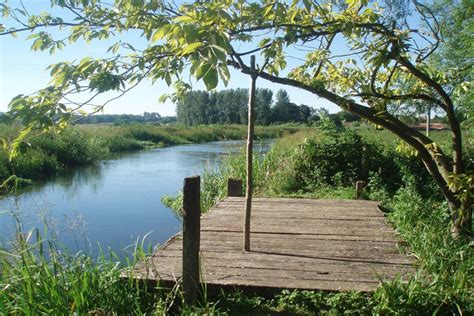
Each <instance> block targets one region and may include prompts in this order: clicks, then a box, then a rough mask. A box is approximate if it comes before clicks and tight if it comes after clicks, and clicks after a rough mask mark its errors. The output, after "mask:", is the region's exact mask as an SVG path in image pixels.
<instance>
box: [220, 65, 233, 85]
mask: <svg viewBox="0 0 474 316" xmlns="http://www.w3.org/2000/svg"><path fill="white" fill-rule="evenodd" d="M218 70H219V75H220V77H221V79H222V81H223V82H224V85H225V86H226V87H227V84H228V83H229V80H230V73H229V69H228V68H227V65H226V64H220V65H219V68H218Z"/></svg>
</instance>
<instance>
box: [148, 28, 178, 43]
mask: <svg viewBox="0 0 474 316" xmlns="http://www.w3.org/2000/svg"><path fill="white" fill-rule="evenodd" d="M172 27H173V26H172V25H169V24H167V25H163V26H162V27H160V28H159V29H158V30H157V31H156V32H155V33H153V35H152V37H151V41H152V42H156V41H158V40H160V39H162V38H164V37H165V36H166V34H168V33H169V32H170V31H171V29H172Z"/></svg>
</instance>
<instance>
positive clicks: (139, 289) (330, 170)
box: [0, 129, 474, 315]
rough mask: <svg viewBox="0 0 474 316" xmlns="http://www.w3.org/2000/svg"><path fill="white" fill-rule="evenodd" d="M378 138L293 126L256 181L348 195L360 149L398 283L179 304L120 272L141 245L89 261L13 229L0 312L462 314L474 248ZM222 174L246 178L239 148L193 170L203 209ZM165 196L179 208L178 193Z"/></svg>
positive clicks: (321, 194)
mask: <svg viewBox="0 0 474 316" xmlns="http://www.w3.org/2000/svg"><path fill="white" fill-rule="evenodd" d="M391 139H394V138H393V137H392V138H391ZM387 141H388V139H386V138H384V141H380V140H375V141H374V142H369V141H367V140H365V139H364V137H361V136H360V135H359V134H357V133H354V132H353V131H337V132H335V131H334V130H332V129H327V130H324V129H323V130H321V129H320V130H316V131H314V130H305V131H300V132H298V133H295V134H292V135H290V136H288V137H285V138H283V139H280V140H278V141H277V142H276V145H275V146H274V147H273V148H272V149H271V150H270V152H268V154H266V155H265V156H264V157H259V158H258V157H256V160H255V165H254V166H255V169H254V174H255V187H256V194H257V195H262V196H282V197H283V196H289V197H311V198H352V197H353V194H354V189H353V183H351V181H352V180H353V179H356V178H358V177H360V176H361V174H360V173H359V172H360V171H361V169H360V166H361V165H360V163H361V160H360V150H362V145H367V146H369V147H368V148H369V149H370V150H371V151H369V152H370V153H372V155H371V156H370V157H371V159H370V161H369V162H370V165H369V166H370V168H369V170H370V171H372V172H369V187H368V189H367V190H366V192H365V198H367V199H372V200H378V201H381V202H382V205H383V207H384V210H385V211H386V212H387V217H388V220H389V221H390V222H391V224H392V225H393V226H394V227H395V228H396V230H397V231H398V232H399V234H400V237H401V238H402V239H403V240H404V241H405V242H406V245H407V246H408V247H409V249H410V250H409V251H410V253H412V254H413V255H414V256H415V257H416V258H417V261H418V264H417V267H416V268H417V270H418V272H417V274H416V275H415V276H414V277H413V278H412V279H410V280H409V281H408V282H407V283H402V282H401V281H399V280H395V281H393V282H390V283H384V284H381V285H380V286H379V288H378V289H377V290H376V291H375V292H374V293H370V294H367V293H361V292H341V293H325V292H315V291H294V292H290V291H283V292H281V293H280V294H278V295H275V296H273V297H265V298H264V297H260V296H252V295H244V294H242V293H221V294H219V295H218V297H208V296H206V293H203V294H204V295H203V296H202V297H201V298H200V301H199V304H196V305H194V306H187V305H185V304H184V302H183V300H182V295H181V293H180V289H179V288H174V289H172V290H163V289H158V290H156V289H154V291H152V289H148V288H146V287H144V286H143V284H140V283H139V282H137V281H135V280H133V279H127V280H125V282H124V280H122V279H120V274H121V273H122V272H124V269H125V270H127V269H131V268H132V267H133V266H134V264H135V263H136V262H137V261H138V260H141V259H143V258H144V257H145V256H147V255H149V254H150V252H149V250H151V249H149V250H148V251H147V250H146V249H144V247H143V243H141V242H137V244H136V247H135V257H134V258H133V259H132V260H131V261H130V262H128V263H127V264H125V265H121V264H120V263H116V261H117V260H114V259H113V258H114V256H110V257H109V258H112V259H105V258H104V257H100V258H99V259H98V260H93V259H92V258H90V257H88V256H86V255H84V254H82V253H80V254H68V253H67V252H64V251H62V248H61V246H60V245H58V244H57V243H55V242H54V241H53V240H50V239H48V238H47V237H46V236H43V235H42V234H40V233H37V232H36V231H33V232H31V233H29V232H21V231H20V232H21V233H18V234H17V236H18V239H19V240H18V241H17V242H15V243H14V244H13V245H14V247H13V248H11V249H12V250H8V251H3V252H0V264H1V265H2V267H3V268H2V269H3V272H4V273H2V274H1V275H0V288H2V289H3V291H2V292H1V293H0V304H3V305H0V313H2V312H4V313H5V314H9V313H20V314H21V313H25V314H27V313H30V314H31V313H33V314H34V313H49V314H73V313H76V314H86V313H91V314H107V313H110V314H112V313H115V314H129V313H135V314H144V313H148V314H189V315H191V314H243V315H246V314H264V315H268V314H291V315H314V314H330V315H342V314H344V315H374V314H375V315H432V314H439V315H448V314H466V315H470V314H472V313H473V312H474V305H473V302H474V300H473V299H472V298H473V291H472V288H473V287H474V278H473V274H472V267H473V265H474V255H473V249H472V248H471V247H469V245H466V244H462V243H460V242H458V241H455V240H453V239H452V238H451V237H450V234H449V218H448V216H446V204H445V203H444V202H443V200H442V199H440V198H438V197H437V195H432V194H433V191H432V187H431V183H432V182H431V180H430V179H429V178H426V177H425V174H424V172H425V171H424V169H423V167H422V166H421V167H420V166H419V165H417V163H418V162H417V158H416V157H412V156H406V155H405V154H404V153H401V152H397V151H396V150H395V148H394V147H391V146H386V144H387ZM372 150H373V151H372ZM229 176H233V177H239V178H243V177H244V176H245V156H244V155H239V156H235V157H230V158H229V159H228V161H227V163H225V164H224V165H223V166H222V167H221V168H220V170H219V171H216V172H209V173H206V174H204V175H202V181H203V183H202V187H201V188H202V198H203V199H202V202H203V203H204V204H205V208H206V207H210V206H212V203H214V202H215V200H217V199H219V197H220V196H221V195H222V194H224V193H223V192H225V181H226V180H227V178H228V177H229ZM394 180H397V181H394ZM170 201H171V202H174V203H175V206H177V207H178V210H179V205H180V202H179V198H177V199H171V198H170ZM19 229H21V226H20V225H19ZM401 251H403V249H401ZM47 253H48V254H54V255H53V256H49V257H47V256H46V255H45V254H47ZM94 259H95V258H94Z"/></svg>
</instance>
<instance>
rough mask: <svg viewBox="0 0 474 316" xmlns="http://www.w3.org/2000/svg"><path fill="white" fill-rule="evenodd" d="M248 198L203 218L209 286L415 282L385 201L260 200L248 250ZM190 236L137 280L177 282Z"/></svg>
mask: <svg viewBox="0 0 474 316" xmlns="http://www.w3.org/2000/svg"><path fill="white" fill-rule="evenodd" d="M244 203H245V202H244V199H243V198H241V197H229V198H227V199H225V200H223V201H221V202H219V203H218V204H217V205H216V206H215V207H214V208H213V209H212V210H211V211H209V212H208V213H207V214H205V215H203V216H202V217H201V243H200V245H201V270H202V276H203V281H204V282H205V283H206V284H207V285H208V286H217V287H219V286H233V287H242V288H248V287H257V288H268V289H283V288H288V289H311V290H330V291H340V290H360V291H372V290H374V289H375V288H376V287H377V286H378V285H379V283H380V281H381V280H389V279H393V278H395V277H402V278H407V277H409V276H410V275H412V274H413V273H414V268H413V264H414V259H413V258H412V257H410V256H407V255H405V254H401V253H400V251H399V248H398V245H397V244H398V241H399V240H398V238H397V236H396V235H395V232H394V231H393V229H392V228H391V227H390V226H389V225H388V223H387V221H386V219H385V216H384V214H383V213H382V212H381V211H380V210H379V208H378V206H377V203H376V202H373V201H361V200H311V199H288V198H255V199H254V200H253V205H252V223H251V248H252V251H250V252H243V251H242V238H243V234H242V226H243V216H244ZM181 265H182V235H181V234H177V235H175V236H174V237H173V238H171V239H170V240H169V241H168V242H167V243H166V244H164V245H163V246H162V247H161V248H159V249H158V250H157V251H156V253H155V254H154V255H153V256H152V257H150V258H149V259H148V261H147V262H143V263H141V264H139V265H137V267H136V269H135V271H134V275H135V276H136V277H138V278H142V279H147V280H162V281H164V282H167V283H172V282H175V281H176V280H177V279H179V278H180V276H181Z"/></svg>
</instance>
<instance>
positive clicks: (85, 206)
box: [0, 140, 273, 255]
mask: <svg viewBox="0 0 474 316" xmlns="http://www.w3.org/2000/svg"><path fill="white" fill-rule="evenodd" d="M272 142H273V141H272V140H267V141H263V142H256V144H255V150H256V151H260V152H266V151H267V150H268V148H269V147H270V145H271V144H272ZM244 145H245V144H244V142H243V141H222V142H212V143H206V144H193V145H182V146H173V147H167V148H159V149H158V148H157V149H151V150H148V151H141V152H137V153H133V154H129V155H125V156H124V157H123V158H120V159H115V160H108V161H103V162H101V163H98V164H97V165H94V166H89V167H84V168H80V169H77V170H75V171H73V172H70V173H68V174H67V175H62V176H58V177H56V178H54V179H52V180H50V181H48V182H47V183H45V184H42V185H39V186H36V187H34V188H32V189H31V190H29V191H28V192H25V193H23V194H21V195H20V196H19V197H17V198H15V197H7V198H4V199H3V200H0V212H3V213H1V214H0V238H1V240H2V241H3V242H5V241H8V240H10V239H11V237H12V234H13V232H14V231H15V230H14V222H13V220H12V217H11V215H10V212H11V211H15V212H16V213H17V214H19V216H20V217H21V219H22V222H23V224H24V229H25V230H29V229H31V228H33V227H39V228H41V229H43V228H44V226H45V225H44V224H43V219H44V218H46V222H47V223H48V226H49V227H50V231H51V232H54V233H55V234H56V235H57V237H58V239H59V240H60V242H61V243H62V244H63V245H64V246H66V247H67V248H68V249H70V250H73V251H77V250H84V251H86V252H91V253H92V254H93V255H97V253H98V249H99V246H98V245H100V247H101V248H102V249H103V250H107V249H108V248H109V247H110V248H111V249H112V250H114V251H115V252H118V253H122V251H123V249H125V248H126V247H127V246H129V245H131V244H133V243H134V242H135V241H136V240H137V239H139V240H141V239H142V238H143V237H144V236H145V235H147V234H148V233H149V234H148V235H147V237H146V243H147V244H151V245H156V244H158V243H162V242H164V241H165V240H167V239H168V238H169V237H170V236H172V235H173V234H175V233H176V232H178V231H179V230H180V229H181V221H180V219H179V218H177V217H176V216H175V215H174V214H173V212H172V211H171V210H170V209H168V208H166V207H165V206H164V205H163V204H162V203H161V197H162V196H164V195H173V194H175V193H176V192H177V191H178V190H181V189H182V185H183V179H184V178H185V177H187V176H192V175H196V174H200V173H201V172H202V171H203V170H205V169H210V168H216V167H217V166H218V165H219V164H220V163H221V162H222V160H223V159H224V157H225V156H227V155H231V154H235V153H237V152H239V150H240V149H241V148H242V147H243V146H244Z"/></svg>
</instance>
